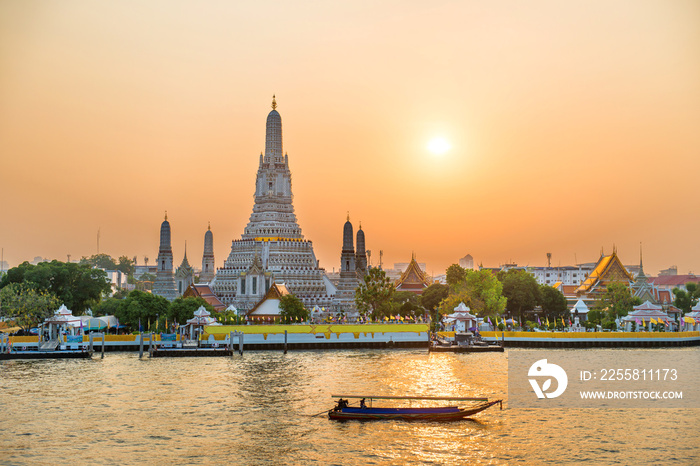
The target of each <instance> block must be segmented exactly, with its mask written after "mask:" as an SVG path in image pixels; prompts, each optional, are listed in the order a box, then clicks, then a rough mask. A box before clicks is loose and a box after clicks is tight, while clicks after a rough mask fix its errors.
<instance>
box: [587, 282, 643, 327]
mask: <svg viewBox="0 0 700 466" xmlns="http://www.w3.org/2000/svg"><path fill="white" fill-rule="evenodd" d="M639 304H642V303H641V300H640V299H639V298H637V297H635V296H632V292H631V290H630V287H629V286H628V285H627V284H626V283H622V282H610V283H608V284H607V286H606V288H605V293H603V295H602V296H601V297H600V299H599V300H598V301H597V302H596V304H595V306H594V307H593V309H595V310H597V311H602V312H604V313H605V314H606V318H604V319H603V326H605V325H610V322H612V323H613V324H614V321H615V319H617V318H618V317H624V316H626V315H627V314H628V313H629V312H631V311H632V308H633V307H634V306H637V305H639Z"/></svg>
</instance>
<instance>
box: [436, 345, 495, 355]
mask: <svg viewBox="0 0 700 466" xmlns="http://www.w3.org/2000/svg"><path fill="white" fill-rule="evenodd" d="M428 351H430V352H431V353H502V352H503V351H505V350H504V348H503V347H502V346H500V345H488V346H460V345H450V346H447V345H437V346H429V347H428Z"/></svg>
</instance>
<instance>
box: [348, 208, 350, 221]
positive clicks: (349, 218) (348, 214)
mask: <svg viewBox="0 0 700 466" xmlns="http://www.w3.org/2000/svg"><path fill="white" fill-rule="evenodd" d="M349 221H350V211H349V210H348V222H349Z"/></svg>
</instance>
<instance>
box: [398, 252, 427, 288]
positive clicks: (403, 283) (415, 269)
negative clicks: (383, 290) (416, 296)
mask: <svg viewBox="0 0 700 466" xmlns="http://www.w3.org/2000/svg"><path fill="white" fill-rule="evenodd" d="M428 286H430V278H429V277H428V275H427V274H426V273H425V272H423V271H422V270H421V268H420V266H419V265H418V262H416V255H415V254H414V255H413V257H412V258H411V262H410V263H409V264H408V267H407V268H406V271H405V272H404V273H402V274H401V277H400V278H399V279H398V280H396V282H395V283H394V287H395V288H396V291H413V292H414V293H421V292H422V291H423V289H425V288H427V287H428Z"/></svg>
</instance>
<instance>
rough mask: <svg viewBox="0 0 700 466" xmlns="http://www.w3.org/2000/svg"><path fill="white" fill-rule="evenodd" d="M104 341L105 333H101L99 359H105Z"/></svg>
mask: <svg viewBox="0 0 700 466" xmlns="http://www.w3.org/2000/svg"><path fill="white" fill-rule="evenodd" d="M105 339H106V337H105V333H104V332H102V355H101V356H100V359H104V358H105Z"/></svg>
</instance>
